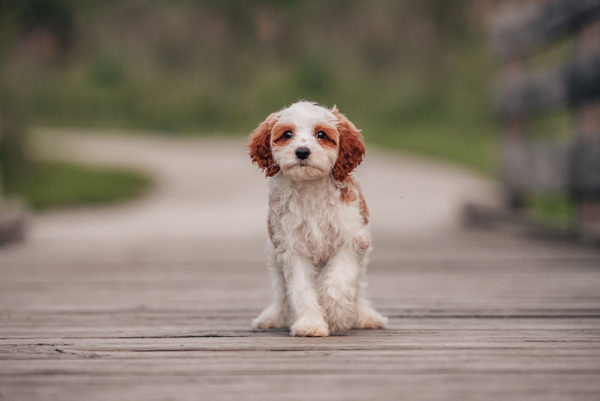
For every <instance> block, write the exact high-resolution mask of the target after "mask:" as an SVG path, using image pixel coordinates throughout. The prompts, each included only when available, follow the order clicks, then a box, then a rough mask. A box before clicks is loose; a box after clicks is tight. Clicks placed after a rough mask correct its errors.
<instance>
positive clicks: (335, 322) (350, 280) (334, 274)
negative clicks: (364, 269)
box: [320, 246, 361, 333]
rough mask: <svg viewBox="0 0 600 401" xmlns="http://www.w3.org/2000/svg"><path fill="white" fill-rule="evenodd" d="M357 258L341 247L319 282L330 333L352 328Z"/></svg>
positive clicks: (356, 289) (358, 263)
mask: <svg viewBox="0 0 600 401" xmlns="http://www.w3.org/2000/svg"><path fill="white" fill-rule="evenodd" d="M360 268H361V267H360V261H359V258H358V255H356V253H355V252H354V251H353V250H352V248H351V247H350V246H346V247H343V248H342V249H340V251H339V252H338V253H337V255H335V256H334V257H333V258H332V259H331V260H330V261H329V263H328V264H327V266H326V267H325V271H324V272H323V279H322V281H321V288H320V294H321V304H322V305H323V308H324V309H325V315H326V316H327V322H328V323H329V329H330V330H331V332H332V333H335V332H340V331H344V330H348V329H350V328H352V326H353V325H354V323H355V322H356V319H357V313H358V305H357V296H358V277H359V274H360Z"/></svg>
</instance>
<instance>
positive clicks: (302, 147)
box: [248, 101, 387, 336]
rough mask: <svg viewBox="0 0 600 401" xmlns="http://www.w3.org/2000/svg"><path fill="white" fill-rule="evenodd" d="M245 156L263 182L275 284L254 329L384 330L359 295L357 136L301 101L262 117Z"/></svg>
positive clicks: (335, 114)
mask: <svg viewBox="0 0 600 401" xmlns="http://www.w3.org/2000/svg"><path fill="white" fill-rule="evenodd" d="M248 150H249V153H250V157H251V159H252V161H253V162H254V163H256V164H257V165H258V166H259V167H260V168H262V169H263V170H264V172H265V174H266V176H267V177H268V188H269V215H268V222H267V223H268V231H269V239H270V241H269V243H268V245H267V246H268V253H269V268H270V270H271V272H272V274H273V283H274V301H273V304H271V305H270V306H269V307H267V308H266V309H265V310H264V311H263V312H262V313H261V314H260V315H259V316H258V317H257V318H256V319H255V320H254V322H253V326H254V327H255V328H258V329H266V328H283V327H289V328H290V329H291V334H292V335H295V336H327V335H329V334H335V333H339V332H343V331H345V330H348V329H350V328H364V329H377V328H383V327H384V326H385V324H386V322H387V319H386V318H385V317H383V316H382V315H380V314H379V313H378V312H376V311H375V310H374V309H373V308H372V307H371V306H370V305H369V303H368V302H367V301H366V300H365V298H364V294H363V293H362V292H363V291H364V289H365V287H366V279H365V274H366V265H367V254H368V253H369V251H370V249H371V233H370V230H369V211H368V209H367V205H366V202H365V200H364V198H363V196H362V192H361V189H360V186H359V184H358V182H357V180H356V179H355V178H354V177H353V176H352V171H353V170H354V169H355V168H356V167H357V166H358V165H359V164H360V163H361V161H362V159H363V157H364V153H365V147H364V144H363V141H362V135H361V133H360V131H359V130H358V129H357V128H356V127H355V126H354V124H352V123H351V122H350V121H349V120H348V119H347V118H346V117H345V116H344V115H343V114H341V113H340V112H339V111H338V110H337V108H336V107H335V106H334V107H333V108H332V109H327V108H324V107H322V106H319V105H317V104H315V103H312V102H306V101H300V102H297V103H294V104H292V105H291V106H289V107H287V108H284V109H283V110H280V111H278V112H276V113H273V114H271V115H269V116H268V117H267V119H266V120H265V121H263V122H262V123H261V124H260V125H259V126H258V127H257V128H256V129H255V130H254V132H253V133H252V134H251V135H250V140H249V144H248Z"/></svg>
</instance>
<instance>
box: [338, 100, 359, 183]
mask: <svg viewBox="0 0 600 401" xmlns="http://www.w3.org/2000/svg"><path fill="white" fill-rule="evenodd" d="M331 112H332V113H333V114H335V116H336V117H337V119H338V123H337V130H338V132H339V133H340V141H339V153H338V158H337V161H336V162H335V165H334V166H333V178H335V179H336V180H338V181H343V180H344V179H345V178H346V177H348V175H350V173H351V172H352V170H354V169H355V168H356V167H358V165H359V164H360V163H361V162H362V160H363V157H364V156H365V144H364V143H363V140H362V134H361V133H360V131H359V130H358V128H356V127H355V126H354V124H352V122H350V120H348V118H346V116H345V115H343V114H342V113H340V112H339V110H338V109H337V108H336V107H334V108H333V109H332V110H331Z"/></svg>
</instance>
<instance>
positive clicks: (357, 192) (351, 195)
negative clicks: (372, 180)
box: [340, 176, 369, 225]
mask: <svg viewBox="0 0 600 401" xmlns="http://www.w3.org/2000/svg"><path fill="white" fill-rule="evenodd" d="M342 182H343V183H344V184H345V186H343V187H341V188H340V200H341V201H342V202H344V203H351V202H355V201H356V200H357V199H358V200H359V202H358V207H359V210H360V215H361V217H362V219H363V223H364V224H365V225H367V224H369V208H368V207H367V202H366V201H365V198H364V197H363V194H362V189H361V188H360V184H359V183H358V181H356V180H354V179H353V178H352V177H350V176H349V177H346V178H345V179H344V180H343V181H342Z"/></svg>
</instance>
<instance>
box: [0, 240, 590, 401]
mask: <svg viewBox="0 0 600 401" xmlns="http://www.w3.org/2000/svg"><path fill="white" fill-rule="evenodd" d="M374 235H375V237H376V238H378V241H377V246H378V248H377V250H376V252H375V253H374V255H373V258H372V263H371V266H370V276H369V278H370V292H371V294H372V298H373V301H374V303H375V305H376V306H377V307H378V308H379V309H380V310H381V311H382V312H383V313H384V314H386V315H388V316H389V317H390V326H389V328H388V329H386V330H380V331H364V330H353V331H351V332H349V333H348V334H347V335H344V336H335V337H329V338H312V339H311V338H293V337H290V336H289V335H288V333H287V331H285V330H273V331H252V330H251V329H250V326H249V324H250V321H251V319H252V318H253V317H254V316H255V315H256V314H257V313H258V312H259V310H260V308H261V307H263V306H264V305H266V303H267V302H268V299H269V295H270V294H269V290H268V283H267V274H266V271H265V267H264V255H263V253H262V249H261V248H260V246H256V247H254V248H252V247H248V246H247V245H243V244H239V245H240V249H246V251H244V252H243V254H242V256H241V257H240V255H236V254H234V253H231V252H224V253H221V251H218V252H214V253H210V250H207V252H206V253H205V252H198V247H197V246H196V244H194V243H193V242H190V243H188V244H181V243H180V244H171V245H169V244H168V243H167V244H165V246H164V247H162V248H161V247H155V248H151V249H150V250H148V251H145V252H143V253H142V256H139V255H137V256H136V255H135V254H132V253H131V252H126V251H123V252H122V253H121V252H120V251H117V252H116V253H111V252H108V251H107V250H109V249H119V245H118V244H117V243H110V242H108V243H105V244H91V245H85V246H83V245H82V246H79V247H72V250H68V249H66V248H63V249H62V250H58V249H52V247H49V248H48V247H45V246H37V245H35V244H30V245H31V246H28V247H14V248H8V249H6V251H7V252H4V253H2V254H1V255H0V257H1V259H0V274H1V275H2V277H3V280H1V281H0V393H1V394H2V398H3V399H7V400H13V399H18V400H41V399H43V400H70V399H73V400H75V399H78V400H79V399H86V400H99V399H119V400H128V399H130V400H134V399H141V398H143V399H145V400H160V399H197V398H198V397H200V398H206V399H211V400H231V399H235V400H254V399H256V400H258V399H260V400H265V399H267V400H268V399H278V400H296V399H297V400H304V399H306V398H307V397H310V398H311V399H317V400H319V399H344V400H346V399H350V400H352V399H356V400H359V399H360V400H364V399H373V400H385V399H396V398H409V399H411V400H420V399H423V400H426V399H446V400H479V399H486V400H504V399H524V398H532V397H541V398H543V399H545V400H546V399H547V400H559V399H576V400H587V399H594V398H595V397H596V396H597V394H598V393H599V392H600V383H599V382H598V380H597V377H598V375H600V269H598V267H600V250H597V249H594V248H587V247H581V246H577V245H573V244H569V243H562V242H550V243H548V242H541V241H535V240H532V239H527V240H524V239H523V238H522V237H521V238H518V237H515V236H514V235H512V234H511V233H503V232H498V233H489V232H484V231H476V232H460V231H452V232H445V233H440V234H439V236H437V237H436V236H432V237H430V238H429V239H428V240H427V241H423V240H416V239H406V241H399V240H398V238H397V237H394V236H391V235H388V234H386V233H383V232H375V233H374ZM256 242H257V243H259V244H260V243H261V242H262V240H258V241H256ZM249 243H252V244H253V243H254V240H249ZM230 245H232V246H236V244H235V243H233V244H230ZM88 247H89V248H88ZM219 254H220V255H221V256H220V258H219ZM506 383H510V385H508V386H507V385H506Z"/></svg>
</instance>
